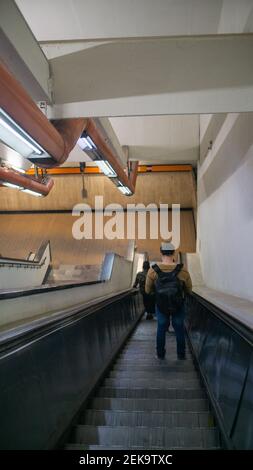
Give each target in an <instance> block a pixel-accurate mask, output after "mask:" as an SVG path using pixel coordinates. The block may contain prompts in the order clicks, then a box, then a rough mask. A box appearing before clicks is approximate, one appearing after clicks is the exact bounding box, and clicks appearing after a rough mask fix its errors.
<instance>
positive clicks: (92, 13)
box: [16, 0, 253, 42]
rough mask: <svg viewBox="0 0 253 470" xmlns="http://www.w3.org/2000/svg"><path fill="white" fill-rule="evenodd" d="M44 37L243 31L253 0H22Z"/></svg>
mask: <svg viewBox="0 0 253 470" xmlns="http://www.w3.org/2000/svg"><path fill="white" fill-rule="evenodd" d="M16 3H17V5H18V7H19V8H20V10H21V12H22V13H23V15H24V17H25V18H26V20H27V22H28V24H29V26H30V28H31V29H32V31H33V33H34V35H35V37H36V38H37V40H38V41H46V42H47V41H73V40H94V39H105V38H106V39H112V38H130V37H158V36H183V35H191V36H192V35H203V34H227V33H232V34H237V33H242V32H250V31H252V25H253V2H252V0H155V1H154V0H106V1H105V0H85V1H84V0H16Z"/></svg>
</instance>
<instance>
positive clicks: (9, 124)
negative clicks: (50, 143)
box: [0, 108, 51, 161]
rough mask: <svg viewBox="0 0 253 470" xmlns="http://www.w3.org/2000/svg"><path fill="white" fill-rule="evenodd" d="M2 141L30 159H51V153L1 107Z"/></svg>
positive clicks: (0, 128)
mask: <svg viewBox="0 0 253 470" xmlns="http://www.w3.org/2000/svg"><path fill="white" fill-rule="evenodd" d="M0 141H2V142H3V143H5V144H6V145H8V146H9V147H11V149H13V150H15V151H16V152H17V153H18V154H19V155H22V156H23V157H25V158H28V159H29V160H30V161H32V160H33V161H40V160H45V159H48V158H49V159H50V160H51V157H50V155H49V154H48V153H47V152H46V151H45V150H44V149H43V147H41V145H39V144H38V142H36V141H35V140H34V139H33V138H32V137H31V136H30V135H29V134H28V133H27V132H26V131H25V130H24V129H22V127H20V126H19V124H17V123H16V122H15V121H14V120H13V119H12V118H11V116H9V114H7V113H6V112H5V111H4V110H3V109H2V108H0Z"/></svg>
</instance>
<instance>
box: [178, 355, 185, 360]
mask: <svg viewBox="0 0 253 470" xmlns="http://www.w3.org/2000/svg"><path fill="white" fill-rule="evenodd" d="M177 358H178V359H179V361H185V360H186V355H185V354H178V355H177Z"/></svg>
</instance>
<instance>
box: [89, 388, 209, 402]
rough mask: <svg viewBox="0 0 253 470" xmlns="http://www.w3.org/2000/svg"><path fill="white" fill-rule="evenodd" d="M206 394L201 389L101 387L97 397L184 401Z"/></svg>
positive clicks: (203, 396) (202, 396)
mask: <svg viewBox="0 0 253 470" xmlns="http://www.w3.org/2000/svg"><path fill="white" fill-rule="evenodd" d="M205 396H206V395H205V392H204V390H202V389H201V388H199V387H198V388H182V389H179V388H168V389H159V388H132V389H128V388H121V387H120V388H115V387H100V389H99V390H98V393H97V397H102V398H153V399H156V398H166V399H171V398H173V399H183V398H186V399H188V398H205Z"/></svg>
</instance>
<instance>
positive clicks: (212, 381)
mask: <svg viewBox="0 0 253 470" xmlns="http://www.w3.org/2000/svg"><path fill="white" fill-rule="evenodd" d="M187 329H188V334H189V338H190V341H191V344H192V347H193V350H194V353H195V355H196V358H197V361H198V363H199V366H200V368H201V372H202V374H203V376H204V380H205V382H206V385H207V388H208V391H209V394H210V397H211V399H212V402H213V404H214V406H215V408H216V411H217V413H218V416H219V419H220V420H221V422H222V423H221V424H222V428H223V429H224V431H225V434H226V440H227V441H229V442H230V446H231V448H240V449H244V448H245V449H249V448H253V441H252V442H251V443H250V442H249V439H248V438H246V437H244V439H243V441H244V444H243V442H242V440H241V441H240V442H239V440H238V439H235V437H234V436H236V435H237V433H236V432H234V431H235V429H236V421H237V415H238V412H239V409H240V407H241V404H242V401H243V400H242V395H243V391H244V387H245V381H246V379H247V371H248V367H249V363H250V358H251V353H252V346H251V345H250V344H249V342H247V341H246V340H245V339H244V338H243V337H242V336H241V335H240V334H238V333H237V332H236V331H235V330H234V329H233V328H231V327H230V326H229V324H227V323H226V322H224V321H222V320H221V319H220V318H219V317H218V316H217V315H215V314H214V312H213V311H211V310H210V309H208V307H207V306H206V305H205V304H201V302H199V301H198V300H197V299H196V298H195V297H191V299H190V303H189V308H188V318H187ZM246 407H247V406H246ZM252 413H253V409H252V410H251V421H252ZM241 416H242V413H241ZM244 422H245V420H244ZM245 426H246V427H245V431H244V432H245V434H247V435H248V432H249V433H250V429H248V427H250V425H247V424H246V422H245ZM233 434H234V436H233ZM251 434H252V433H251ZM247 441H248V442H247ZM238 446H239V447H238Z"/></svg>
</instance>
